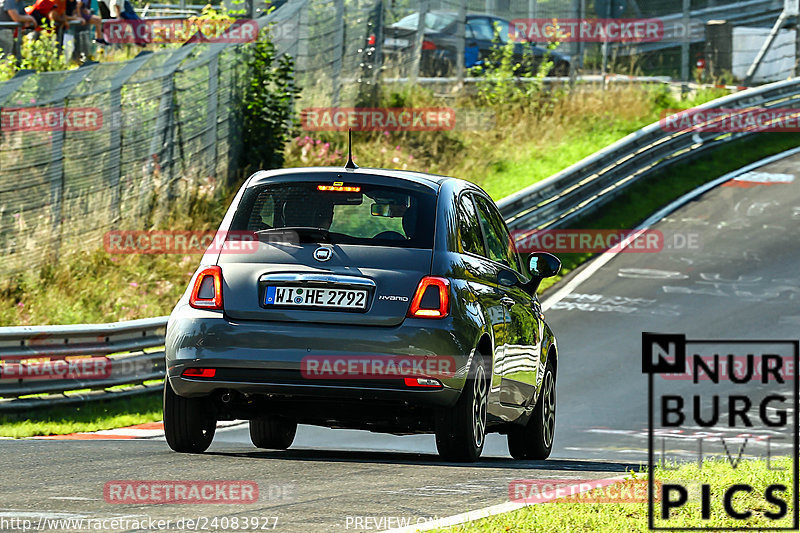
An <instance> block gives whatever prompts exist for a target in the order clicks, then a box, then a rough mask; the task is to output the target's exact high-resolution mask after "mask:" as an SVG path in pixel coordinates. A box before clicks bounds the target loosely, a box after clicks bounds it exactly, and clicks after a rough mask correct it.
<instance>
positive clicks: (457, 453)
mask: <svg viewBox="0 0 800 533" xmlns="http://www.w3.org/2000/svg"><path fill="white" fill-rule="evenodd" d="M488 403H489V379H488V377H487V376H486V364H485V361H484V359H483V357H482V356H481V355H480V354H477V355H476V356H475V358H474V359H473V361H472V364H471V365H470V369H469V374H468V376H467V380H466V382H465V384H464V389H463V390H462V391H461V395H460V396H459V398H458V401H457V402H456V404H455V405H454V406H453V407H451V408H449V409H440V410H438V411H437V413H436V449H437V450H438V451H439V455H440V456H441V457H442V458H443V459H445V460H447V461H457V462H473V461H476V460H477V459H478V457H480V455H481V452H483V445H484V443H485V441H486V420H487V414H486V413H487V407H488Z"/></svg>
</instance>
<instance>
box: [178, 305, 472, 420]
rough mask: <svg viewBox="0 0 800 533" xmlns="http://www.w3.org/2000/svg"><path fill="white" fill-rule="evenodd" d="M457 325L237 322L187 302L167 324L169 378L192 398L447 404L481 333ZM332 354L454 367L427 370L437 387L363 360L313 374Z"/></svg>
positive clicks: (447, 321)
mask: <svg viewBox="0 0 800 533" xmlns="http://www.w3.org/2000/svg"><path fill="white" fill-rule="evenodd" d="M457 329H458V328H455V327H454V324H453V322H452V318H445V319H443V320H423V319H406V320H405V321H404V322H403V323H402V324H401V325H399V326H396V327H375V326H359V325H347V326H343V325H340V324H336V325H333V324H317V323H289V322H266V321H236V322H234V321H231V320H228V319H226V318H225V317H223V316H222V314H221V313H216V312H209V311H199V310H195V309H192V308H191V307H188V306H182V307H181V308H178V309H176V310H175V311H174V312H173V314H172V316H171V317H170V320H169V324H168V326H167V337H166V359H167V361H166V362H167V376H168V379H169V382H170V384H171V386H172V388H173V390H174V391H175V392H176V393H177V394H179V395H181V396H185V397H196V396H206V395H211V394H214V393H215V392H221V391H236V392H239V393H243V394H255V395H268V396H270V397H275V398H291V397H297V398H304V399H330V400H336V399H353V400H375V401H389V402H393V403H401V404H402V403H407V404H409V405H422V406H447V405H452V404H454V403H455V402H456V400H457V399H458V396H459V395H460V392H461V389H462V388H463V386H464V382H465V375H466V372H467V368H468V365H469V362H470V356H471V354H472V350H473V348H474V345H473V344H474V338H472V339H470V334H469V333H468V332H465V333H462V335H463V337H462V336H460V335H459V334H458V333H457ZM325 359H328V360H329V361H331V362H336V361H339V360H343V361H347V360H356V361H359V362H363V361H381V362H386V363H387V366H389V365H388V361H389V360H394V361H398V360H401V359H403V360H409V361H420V362H422V361H424V362H425V365H426V366H425V368H434V369H436V368H441V369H446V371H445V372H443V373H434V374H427V375H429V376H430V377H434V378H435V379H438V380H439V381H440V382H441V384H442V386H441V387H435V388H434V387H430V388H428V387H424V388H423V387H410V386H408V385H406V384H405V382H404V380H403V377H402V375H401V376H398V374H397V373H391V372H390V373H388V374H386V373H383V374H382V375H376V374H374V373H368V374H363V373H362V370H363V368H365V367H364V366H363V363H360V364H361V365H362V366H360V367H358V366H354V367H350V368H346V367H345V366H344V365H343V364H339V365H337V366H336V370H337V372H336V373H335V375H332V374H325V375H324V376H321V375H312V373H310V372H309V371H308V370H309V368H310V367H309V366H308V365H309V361H310V360H317V362H319V361H321V360H325ZM439 362H441V365H442V366H439ZM420 364H421V363H420ZM187 368H213V369H215V371H216V375H215V376H214V377H213V378H201V377H186V376H182V374H183V372H184V371H185V370H186V369H187ZM418 368H419V367H418ZM353 369H356V372H355V373H353V372H352V370H353ZM403 375H406V374H403ZM412 375H414V376H416V375H417V374H412Z"/></svg>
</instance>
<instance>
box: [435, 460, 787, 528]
mask: <svg viewBox="0 0 800 533" xmlns="http://www.w3.org/2000/svg"><path fill="white" fill-rule="evenodd" d="M771 466H772V468H787V469H788V468H791V460H790V459H789V458H788V457H784V458H778V459H775V460H774V463H773V464H772V465H771ZM790 472H791V470H781V471H778V470H772V469H769V468H767V464H766V462H765V461H761V460H751V461H742V462H741V463H739V464H738V466H737V468H732V466H731V464H730V463H729V462H728V461H727V460H725V461H723V460H715V461H707V462H705V463H704V464H703V468H702V469H698V468H697V465H696V464H695V463H691V464H683V465H680V466H678V467H677V469H675V470H671V469H664V468H660V467H658V468H656V470H655V472H654V474H655V480H657V481H660V482H662V483H665V484H667V483H670V484H673V483H674V484H681V485H683V486H685V487H687V489H688V491H689V503H688V504H687V505H686V506H684V507H682V508H680V509H677V510H674V511H672V513H671V515H670V517H671V518H670V521H669V522H668V523H666V522H660V521H656V524H655V525H656V526H660V527H684V528H686V527H693V528H703V527H709V526H711V525H713V526H714V527H727V528H739V529H741V530H745V529H750V528H775V527H791V510H792V506H791V504H790V502H791V501H792V499H793V495H792V488H791V482H790V476H791V474H790ZM646 476H647V474H646V473H645V474H644V475H642V474H632V475H631V476H629V477H630V478H636V479H639V480H642V479H646ZM736 483H746V484H749V485H751V486H752V487H753V492H752V493H750V494H745V493H739V494H737V495H736V496H735V497H734V498H733V506H734V508H735V509H737V510H740V511H744V510H748V509H749V510H752V515H751V516H750V517H749V518H747V519H745V520H735V519H733V518H730V517H728V516H726V515H725V514H724V511H723V506H722V497H723V494H724V492H725V490H726V489H727V488H728V487H730V486H731V485H733V484H736ZM701 484H708V485H709V486H710V489H711V500H710V501H711V518H710V519H709V520H706V521H704V520H702V518H701V515H700V504H699V501H700V497H699V494H700V485H701ZM772 484H782V485H785V486H786V487H787V490H786V492H783V493H778V495H779V496H780V499H782V500H784V501H785V502H786V503H788V504H789V505H788V508H789V512H788V513H787V517H785V518H783V519H780V520H774V519H771V518H769V517H768V516H767V515H766V513H774V512H776V511H778V508H777V507H776V506H775V505H773V504H770V503H768V502H766V501H765V499H764V490H765V488H766V487H767V486H769V485H772ZM593 493H594V494H593ZM611 493H612V491H605V494H611ZM595 495H597V496H598V497H601V496H602V494H601V492H600V491H597V492H595V491H592V492H589V493H586V494H583V495H581V496H580V497H579V498H577V500H578V501H575V500H576V499H562V500H554V501H551V502H549V503H543V504H539V505H530V506H528V507H524V508H522V509H519V510H517V511H513V512H510V513H505V514H501V515H497V516H492V517H488V518H484V519H481V520H476V521H474V522H468V523H466V524H462V525H458V526H454V527H452V528H448V529H442V530H439V531H448V532H457V533H478V532H484V531H504V532H509V533H523V532H529V531H570V532H597V533H617V532H619V531H631V532H646V531H649V530H648V511H647V503H646V502H639V501H637V502H635V503H617V502H614V501H613V500H612V501H611V502H610V503H608V502H607V503H592V501H591V500H592V497H593V496H595ZM654 508H655V510H656V512H660V507H659V505H656V506H655V507H654Z"/></svg>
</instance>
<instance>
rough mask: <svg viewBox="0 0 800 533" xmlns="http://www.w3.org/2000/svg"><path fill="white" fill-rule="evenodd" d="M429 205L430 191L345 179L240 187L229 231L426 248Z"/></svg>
mask: <svg viewBox="0 0 800 533" xmlns="http://www.w3.org/2000/svg"><path fill="white" fill-rule="evenodd" d="M435 206H436V195H435V193H434V192H433V191H431V192H430V193H426V192H423V191H420V190H411V189H405V188H400V187H387V186H379V185H373V184H367V183H351V182H347V183H342V182H330V181H318V182H308V181H303V182H284V183H268V184H264V185H257V186H255V187H251V188H249V189H248V190H247V191H245V193H244V196H243V197H242V201H241V202H240V204H239V207H238V208H237V210H236V213H235V215H234V218H233V221H232V224H231V230H233V231H254V232H256V233H259V234H261V235H265V236H268V239H267V240H270V239H272V242H275V238H276V237H277V239H278V240H280V235H287V240H293V239H294V238H299V240H300V242H327V243H331V244H362V245H372V246H393V247H401V248H427V249H431V248H433V233H434V218H435V209H436V207H435ZM283 229H286V231H281V230H283ZM290 229H291V231H289V230H290ZM290 235H291V236H292V237H291V239H290V237H288V236H290Z"/></svg>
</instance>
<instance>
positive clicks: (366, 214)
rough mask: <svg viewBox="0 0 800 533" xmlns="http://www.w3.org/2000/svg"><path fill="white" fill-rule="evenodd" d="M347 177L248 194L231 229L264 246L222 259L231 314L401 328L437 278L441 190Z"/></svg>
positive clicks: (295, 181) (310, 179)
mask: <svg viewBox="0 0 800 533" xmlns="http://www.w3.org/2000/svg"><path fill="white" fill-rule="evenodd" d="M331 178H332V179H331ZM348 178H350V180H348V182H347V183H346V184H345V183H344V182H343V181H335V180H336V179H338V176H336V175H333V176H326V175H323V176H318V175H313V174H312V175H311V176H305V177H298V176H292V177H291V178H285V177H284V178H283V181H281V180H275V181H271V182H268V183H263V184H259V185H256V186H254V187H251V189H252V190H250V189H248V190H247V191H246V192H245V194H244V196H243V198H242V201H241V202H240V205H239V207H238V208H237V213H236V214H235V215H234V219H233V223H232V228H231V229H232V230H240V231H255V232H256V234H257V236H258V238H259V241H258V245H257V248H256V249H255V250H254V251H252V252H248V253H224V252H223V253H222V254H220V256H219V260H218V264H219V265H220V267H221V269H222V276H223V305H224V310H225V314H226V316H227V317H229V318H230V319H231V320H263V321H293V322H316V323H328V324H358V325H373V326H394V325H398V324H400V323H402V321H403V319H404V318H405V316H406V313H407V311H408V308H409V303H410V301H411V298H412V297H413V295H414V292H415V290H416V288H417V285H418V284H419V282H420V279H421V278H422V277H423V276H426V275H429V274H430V269H431V259H432V254H433V251H432V248H433V234H434V231H435V228H434V219H435V211H436V190H435V188H433V187H431V186H428V185H426V186H421V185H419V184H413V183H412V184H407V183H406V182H405V180H397V179H389V178H386V177H382V178H381V179H378V178H374V177H371V179H369V180H366V179H364V177H361V180H360V181H359V180H358V179H356V178H353V177H350V176H348ZM289 180H290V181H289ZM314 228H316V229H314Z"/></svg>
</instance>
